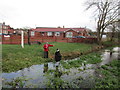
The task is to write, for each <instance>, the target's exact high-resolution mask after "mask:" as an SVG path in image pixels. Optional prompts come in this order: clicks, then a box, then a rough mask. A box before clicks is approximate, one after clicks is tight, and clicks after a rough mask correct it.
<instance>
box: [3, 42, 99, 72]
mask: <svg viewBox="0 0 120 90" xmlns="http://www.w3.org/2000/svg"><path fill="white" fill-rule="evenodd" d="M43 44H44V43H43ZM43 44H42V45H30V46H29V45H25V48H21V46H20V45H2V71H3V72H13V71H17V70H21V69H23V68H26V67H30V66H32V65H36V64H42V63H46V62H53V61H54V53H55V51H56V49H57V48H59V49H60V51H61V54H62V59H63V60H64V59H66V58H74V56H75V57H77V56H79V55H80V53H81V52H87V51H88V50H91V49H92V48H91V47H96V46H97V45H96V44H81V43H58V42H51V43H50V44H53V45H54V47H50V52H49V58H50V59H44V58H43Z"/></svg>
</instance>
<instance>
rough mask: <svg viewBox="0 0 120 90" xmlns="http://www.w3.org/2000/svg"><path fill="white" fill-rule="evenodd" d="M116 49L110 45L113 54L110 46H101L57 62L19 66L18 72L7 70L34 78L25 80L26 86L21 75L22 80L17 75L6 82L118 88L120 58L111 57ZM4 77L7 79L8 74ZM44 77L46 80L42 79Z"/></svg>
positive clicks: (39, 85) (115, 53)
mask: <svg viewBox="0 0 120 90" xmlns="http://www.w3.org/2000/svg"><path fill="white" fill-rule="evenodd" d="M116 49H118V48H114V49H112V50H113V51H114V52H113V53H112V55H110V51H111V50H103V51H98V52H93V53H90V54H87V55H82V56H80V57H78V58H76V59H72V60H65V61H64V60H62V61H60V64H59V65H57V63H56V62H50V63H45V64H42V65H34V66H32V67H30V68H26V69H25V70H20V71H18V72H17V73H14V72H13V73H8V74H9V75H10V76H12V77H14V76H15V77H16V76H17V75H20V74H21V75H22V76H27V77H31V78H32V79H33V80H32V79H31V86H28V85H27V84H26V86H25V85H23V84H25V83H24V80H25V79H21V80H23V81H22V82H21V80H19V79H18V80H17V81H16V79H14V81H13V80H12V81H11V82H8V83H7V84H9V85H10V86H12V87H15V83H14V82H16V83H18V84H19V85H21V87H22V86H24V87H32V88H35V87H36V88H39V87H40V88H41V87H43V88H54V89H59V88H120V87H119V84H118V82H119V79H118V77H119V75H120V72H119V71H120V70H119V69H118V68H119V67H120V62H119V60H114V59H113V58H116V59H117V57H115V56H117V55H118V54H119V52H118V51H115V50H116ZM101 54H102V55H101ZM103 57H104V58H103ZM106 57H107V58H106ZM106 61H109V62H106ZM98 66H99V67H98ZM33 73H34V74H33ZM4 75H6V76H7V73H4ZM12 77H11V78H12ZM7 78H8V79H9V77H8V76H7ZM35 78H36V79H35ZM43 78H46V79H43ZM44 80H45V84H43V82H42V81H44ZM39 81H40V82H39ZM4 83H5V82H4ZM12 83H13V84H12ZM20 83H21V84H20ZM4 87H5V86H4Z"/></svg>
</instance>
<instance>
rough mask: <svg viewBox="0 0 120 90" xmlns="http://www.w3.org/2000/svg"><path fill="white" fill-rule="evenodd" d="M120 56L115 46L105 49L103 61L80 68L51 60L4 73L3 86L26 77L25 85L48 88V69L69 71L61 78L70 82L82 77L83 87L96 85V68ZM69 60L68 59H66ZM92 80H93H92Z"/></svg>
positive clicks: (119, 50) (119, 51)
mask: <svg viewBox="0 0 120 90" xmlns="http://www.w3.org/2000/svg"><path fill="white" fill-rule="evenodd" d="M113 51H114V52H113ZM119 56H120V48H119V47H115V48H113V50H112V52H111V51H110V50H104V52H103V54H102V62H101V63H98V64H87V65H86V66H84V65H82V66H81V67H79V68H70V69H65V68H63V67H62V65H59V67H58V68H56V64H55V63H53V62H50V63H48V64H41V65H33V66H31V67H29V68H24V69H23V70H19V71H17V72H11V73H2V84H3V85H2V86H3V87H10V86H9V85H6V84H5V83H6V82H10V81H12V79H14V78H17V77H25V78H26V79H28V81H26V83H25V85H24V87H27V86H29V88H30V87H31V88H32V87H34V86H37V87H39V88H46V81H47V78H46V76H45V73H46V72H47V71H48V70H55V71H59V72H61V71H64V72H65V71H68V72H69V73H68V74H63V75H61V76H60V78H61V79H62V80H64V81H67V82H69V83H71V82H73V81H74V80H75V79H76V78H78V77H82V78H83V79H84V80H83V82H82V83H81V87H82V88H91V87H93V85H94V83H95V82H94V79H93V78H91V77H93V76H94V75H96V71H95V69H94V68H98V67H100V66H101V65H105V64H107V63H109V62H110V61H111V60H114V59H119ZM77 59H80V58H75V59H72V60H77ZM65 62H67V60H66V61H65ZM91 81H92V82H91ZM86 83H89V84H90V85H87V86H85V85H86Z"/></svg>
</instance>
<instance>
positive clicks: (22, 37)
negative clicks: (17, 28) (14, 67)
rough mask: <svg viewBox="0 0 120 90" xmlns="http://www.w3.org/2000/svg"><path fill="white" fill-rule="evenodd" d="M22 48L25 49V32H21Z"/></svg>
mask: <svg viewBox="0 0 120 90" xmlns="http://www.w3.org/2000/svg"><path fill="white" fill-rule="evenodd" d="M21 46H22V48H24V32H23V31H21Z"/></svg>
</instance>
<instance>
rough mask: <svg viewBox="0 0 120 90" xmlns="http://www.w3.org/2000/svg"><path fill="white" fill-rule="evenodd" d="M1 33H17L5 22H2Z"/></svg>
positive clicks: (0, 24) (0, 25)
mask: <svg viewBox="0 0 120 90" xmlns="http://www.w3.org/2000/svg"><path fill="white" fill-rule="evenodd" d="M0 28H1V29H0V34H13V33H15V30H14V29H13V28H12V27H10V26H9V25H6V24H5V22H3V23H0Z"/></svg>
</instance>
